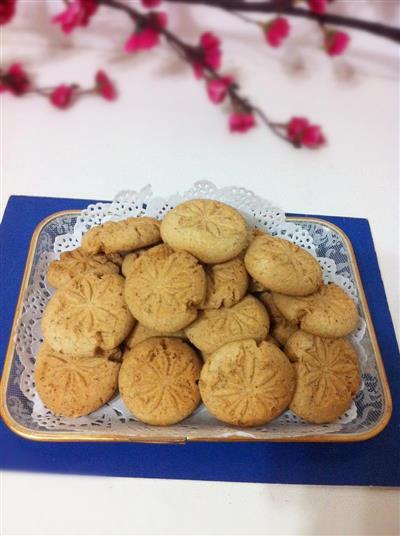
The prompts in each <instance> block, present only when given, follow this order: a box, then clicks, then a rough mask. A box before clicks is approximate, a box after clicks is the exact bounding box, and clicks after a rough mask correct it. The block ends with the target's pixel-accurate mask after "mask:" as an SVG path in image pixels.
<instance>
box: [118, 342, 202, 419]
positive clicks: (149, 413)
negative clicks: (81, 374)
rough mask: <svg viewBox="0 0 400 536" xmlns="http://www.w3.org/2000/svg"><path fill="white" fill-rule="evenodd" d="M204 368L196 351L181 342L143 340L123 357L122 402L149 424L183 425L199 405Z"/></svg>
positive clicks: (121, 375)
mask: <svg viewBox="0 0 400 536" xmlns="http://www.w3.org/2000/svg"><path fill="white" fill-rule="evenodd" d="M201 366H202V363H201V359H200V358H199V357H198V356H197V355H196V352H195V351H194V350H193V349H192V348H190V346H189V345H188V344H186V343H184V342H183V341H180V340H179V339H174V338H167V337H159V338H153V339H148V340H147V341H143V342H141V343H140V344H138V345H137V346H135V347H134V348H133V349H132V350H129V351H128V352H127V353H126V355H125V356H124V360H123V363H122V365H121V371H120V374H119V390H120V393H121V397H122V400H123V401H124V403H125V405H126V407H127V408H128V409H129V411H131V412H132V413H133V415H134V416H135V417H136V418H138V419H140V420H141V421H143V422H145V423H147V424H155V425H159V426H165V425H169V424H175V423H177V422H180V421H182V420H183V419H185V418H186V417H188V416H189V415H190V414H191V413H193V411H194V410H195V409H196V408H197V406H198V405H199V403H200V392H199V387H198V380H199V377H200V370H201Z"/></svg>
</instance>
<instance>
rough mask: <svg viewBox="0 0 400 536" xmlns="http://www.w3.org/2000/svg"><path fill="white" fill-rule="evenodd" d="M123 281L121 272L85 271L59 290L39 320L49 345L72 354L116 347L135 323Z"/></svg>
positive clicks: (82, 353) (92, 352)
mask: <svg viewBox="0 0 400 536" xmlns="http://www.w3.org/2000/svg"><path fill="white" fill-rule="evenodd" d="M124 282H125V280H124V278H123V277H122V276H120V275H116V274H96V273H92V272H88V273H87V274H83V275H79V276H76V277H75V278H74V279H72V281H70V282H69V283H67V284H66V285H64V286H63V287H61V288H60V289H58V290H57V291H56V293H55V294H54V296H53V297H52V298H51V299H50V301H49V303H48V304H47V307H46V310H45V312H44V315H43V319H42V330H43V335H44V337H45V339H46V340H47V342H48V343H49V344H50V346H51V347H52V348H53V349H54V350H56V351H58V352H62V353H64V354H68V355H74V356H81V355H89V356H90V355H93V354H95V353H98V352H101V351H104V350H111V349H113V348H115V347H116V346H118V345H119V344H120V343H121V342H122V341H123V340H124V339H125V337H126V336H127V335H128V333H129V332H130V331H131V329H132V327H133V324H134V320H133V318H132V315H131V313H130V312H129V309H128V307H127V305H126V303H125V300H124V294H123V292H124Z"/></svg>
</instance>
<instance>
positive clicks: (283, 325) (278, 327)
mask: <svg viewBox="0 0 400 536" xmlns="http://www.w3.org/2000/svg"><path fill="white" fill-rule="evenodd" d="M259 299H260V300H261V301H262V302H263V304H264V305H265V307H266V309H267V311H268V315H269V318H270V321H271V326H270V334H271V335H272V336H273V337H274V338H275V339H276V340H277V341H278V342H279V344H281V345H282V346H284V345H285V344H286V342H287V340H288V339H289V337H290V336H291V335H293V333H295V332H296V331H297V330H298V329H299V327H298V325H297V322H289V321H288V320H286V318H285V317H284V316H283V314H282V313H281V312H280V311H279V309H278V307H277V306H276V305H275V302H274V298H273V296H272V294H271V293H270V292H268V291H267V292H263V293H262V294H261V295H260V296H259Z"/></svg>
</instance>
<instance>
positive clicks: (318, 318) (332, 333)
mask: <svg viewBox="0 0 400 536" xmlns="http://www.w3.org/2000/svg"><path fill="white" fill-rule="evenodd" d="M273 299H274V302H275V304H276V306H277V307H278V309H279V311H280V312H281V313H282V314H283V315H284V317H285V318H286V319H287V320H289V321H290V322H297V323H298V324H299V325H300V327H301V329H302V330H303V331H307V332H308V333H312V334H313V335H319V336H320V337H344V336H345V335H348V334H349V333H351V332H352V331H353V330H354V329H355V328H356V327H357V324H358V313H357V307H356V305H355V303H354V301H353V300H352V299H351V298H350V297H349V296H348V295H347V294H346V293H345V292H344V291H343V290H342V289H341V288H340V287H338V286H337V285H335V284H333V283H331V284H329V285H322V286H321V287H320V288H319V290H318V292H316V293H315V294H312V295H311V296H305V297H302V298H298V297H297V298H296V297H292V296H285V295H283V294H275V293H274V294H273Z"/></svg>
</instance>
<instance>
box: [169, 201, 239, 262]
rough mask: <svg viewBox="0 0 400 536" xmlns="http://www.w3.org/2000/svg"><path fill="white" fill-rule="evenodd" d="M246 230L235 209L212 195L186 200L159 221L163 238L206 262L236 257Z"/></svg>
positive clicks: (175, 247)
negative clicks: (209, 197) (206, 197)
mask: <svg viewBox="0 0 400 536" xmlns="http://www.w3.org/2000/svg"><path fill="white" fill-rule="evenodd" d="M247 232H248V231H247V224H246V222H245V220H244V218H243V217H242V216H241V215H240V214H239V212H238V211H237V210H235V209H233V208H232V207H230V206H228V205H225V203H221V202H219V201H214V200H212V199H193V200H191V201H186V202H185V203H182V204H180V205H178V206H176V207H175V208H174V209H172V210H171V211H170V212H168V214H167V215H166V216H165V218H164V219H163V221H162V223H161V236H162V239H163V240H164V242H166V243H167V244H169V245H170V246H171V247H173V248H174V249H177V250H185V251H188V252H189V253H191V254H192V255H194V256H195V257H197V258H198V259H200V260H201V261H202V262H205V263H209V264H215V263H221V262H225V261H229V260H230V259H233V258H234V257H237V255H239V253H240V252H241V251H242V250H243V249H244V248H245V246H246V244H247V240H248V236H247Z"/></svg>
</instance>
